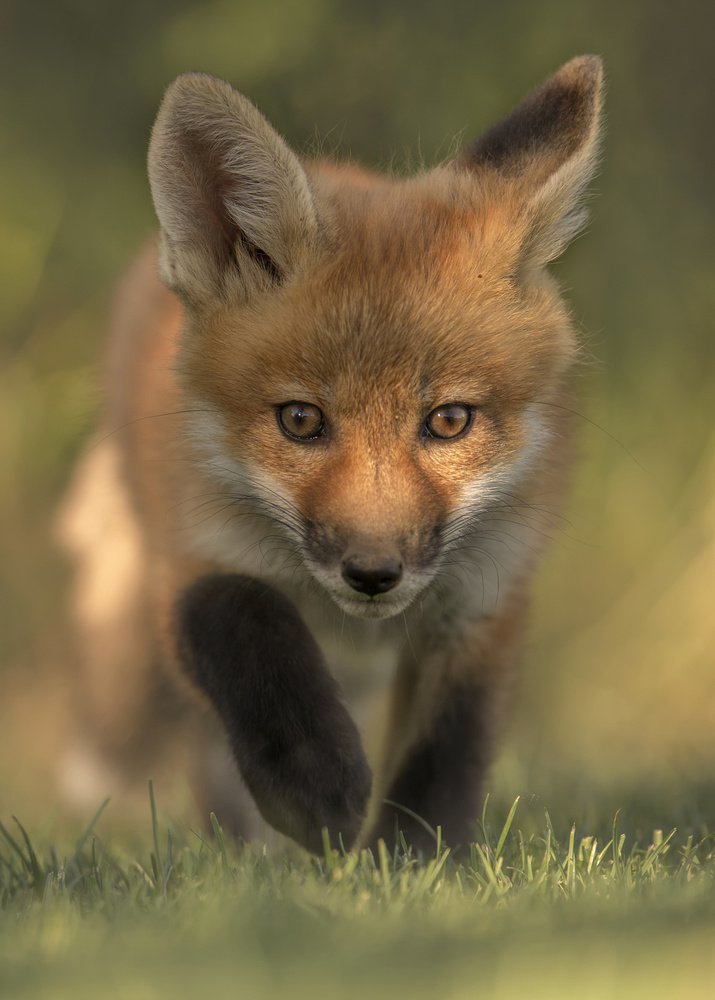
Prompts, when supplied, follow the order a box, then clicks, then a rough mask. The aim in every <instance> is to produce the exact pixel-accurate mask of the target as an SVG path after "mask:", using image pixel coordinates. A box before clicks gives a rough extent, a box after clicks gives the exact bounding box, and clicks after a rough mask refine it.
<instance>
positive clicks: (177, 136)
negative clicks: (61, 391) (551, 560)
mask: <svg viewBox="0 0 715 1000" xmlns="http://www.w3.org/2000/svg"><path fill="white" fill-rule="evenodd" d="M601 77H602V70H601V62H600V60H599V59H598V58H597V57H595V56H581V57H579V58H576V59H573V60H571V61H570V62H568V63H567V64H566V65H564V66H563V67H562V68H561V69H560V70H559V71H558V72H557V73H555V74H554V75H553V76H552V77H550V78H549V79H548V80H547V81H546V82H545V83H544V84H543V85H542V86H540V87H538V88H537V89H536V90H534V91H533V92H532V93H531V94H530V95H529V96H528V97H526V98H525V100H524V101H523V102H522V103H521V104H520V105H518V107H517V108H516V109H515V110H514V111H513V112H512V113H511V114H510V115H509V116H508V117H506V118H505V119H504V120H503V121H501V122H499V123H498V124H497V125H495V126H494V127H493V128H491V129H490V130H489V131H487V132H486V133H485V134H484V135H482V136H481V138H479V139H477V140H476V141H475V142H473V143H471V144H469V145H467V146H466V147H465V148H464V149H463V151H462V152H461V153H459V154H458V155H455V156H453V157H451V158H450V159H448V160H447V161H446V162H444V163H443V164H441V165H440V166H438V167H436V168H435V169H432V170H427V171H424V172H422V173H419V174H417V175H416V176H411V177H409V178H396V177H387V176H381V175H376V174H373V173H371V172H369V171H367V170H362V169H359V168H357V167H356V166H354V165H339V164H337V163H332V162H326V161H321V160H311V159H306V158H303V157H300V156H298V155H296V154H295V153H293V152H292V151H291V150H290V149H289V147H288V146H287V145H286V143H285V142H284V141H283V140H282V139H281V138H280V137H279V136H278V135H277V133H276V132H275V131H274V130H273V129H272V127H271V126H270V125H269V124H268V122H267V121H266V120H265V119H264V118H263V117H262V115H261V114H260V113H259V112H258V111H257V110H256V108H255V107H254V106H253V105H252V104H251V103H250V102H249V101H248V100H247V99H246V98H245V97H243V96H241V95H240V94H238V93H237V92H236V91H234V90H233V89H232V88H231V87H230V86H229V85H228V84H226V83H223V82H221V81H219V80H216V79H214V78H212V77H209V76H204V75H200V74H188V75H185V76H181V77H179V78H178V79H177V80H175V81H174V83H172V84H171V86H170V87H169V89H168V90H167V93H166V95H165V97H164V101H163V103H162V105H161V108H160V110H159V114H158V117H157V120H156V124H155V126H154V129H153V133H152V137H151V143H150V149H149V178H150V182H151V190H152V195H153V199H154V204H155V207H156V212H157V216H158V219H159V225H160V235H159V240H158V244H157V245H152V246H151V247H149V248H148V249H147V250H146V251H145V252H144V253H143V255H142V256H141V258H140V259H139V260H138V262H137V263H136V264H135V266H134V268H133V269H132V271H131V272H130V274H129V276H128V277H127V279H126V280H125V283H124V285H123V287H122V289H121V292H120V295H119V297H118V300H117V305H116V307H115V312H114V319H113V324H112V331H111V338H110V346H109V362H108V380H109V383H110V384H109V388H108V396H107V403H106V410H105V413H104V418H103V421H102V426H101V434H100V436H99V442H98V443H97V444H95V445H94V446H93V447H92V448H91V449H90V450H89V451H88V452H87V453H86V455H85V458H84V459H83V461H82V463H81V466H80V469H79V471H78V473H77V476H76V479H75V484H74V487H73V490H72V493H71V496H70V500H69V502H68V504H67V505H66V508H65V513H64V516H63V529H62V530H63V534H64V538H65V541H66V544H67V545H68V546H69V547H70V548H71V549H72V550H73V552H74V553H75V557H76V561H77V564H78V577H77V590H76V595H75V616H76V619H77V625H78V633H79V637H80V650H81V657H82V662H83V671H82V678H81V684H80V690H81V698H82V702H81V713H80V719H81V722H82V725H83V730H84V741H85V744H86V745H87V746H89V747H90V748H91V750H92V752H93V753H94V754H95V755H96V756H97V758H98V759H105V760H107V761H112V760H113V761H115V762H116V761H120V760H123V761H124V762H125V764H126V762H127V761H128V760H129V759H130V758H131V757H132V755H133V756H134V760H135V761H137V760H139V761H141V760H142V759H143V758H142V753H143V752H144V749H145V747H146V746H147V744H148V741H149V739H150V737H151V736H152V734H154V733H156V732H157V731H158V729H159V728H160V723H159V721H157V720H158V718H159V716H158V715H157V713H156V706H157V705H159V704H165V703H166V698H167V696H168V695H167V692H169V691H172V690H173V691H174V695H173V697H174V704H175V705H177V706H179V708H177V713H178V715H177V718H176V720H175V724H176V725H177V726H178V727H179V730H180V731H184V732H185V733H186V739H187V740H191V739H195V740H196V741H197V742H196V750H195V753H196V756H197V759H203V758H202V753H203V750H202V745H201V743H200V741H201V740H202V739H203V737H201V736H200V734H199V733H198V731H197V730H196V729H195V727H194V723H193V722H192V721H191V712H192V711H193V710H192V709H190V708H188V707H187V705H189V704H190V703H191V699H190V698H189V699H187V698H186V697H185V688H186V689H188V688H192V689H193V690H194V692H195V693H196V692H198V693H199V698H198V699H197V701H198V702H202V701H203V703H204V704H206V703H209V704H210V705H211V706H213V710H214V711H215V713H216V714H217V715H218V717H219V718H220V720H221V723H222V725H223V728H224V730H225V734H226V736H227V739H228V743H229V746H230V748H231V751H232V754H233V758H234V759H235V764H236V765H237V770H238V772H240V775H241V776H242V779H243V782H245V785H246V786H247V788H248V790H249V791H250V794H251V796H252V798H253V800H254V801H255V803H256V805H257V806H258V809H259V811H260V813H261V814H262V815H263V817H264V818H265V819H266V820H267V821H268V823H269V824H271V825H273V826H274V827H275V828H276V829H278V830H279V831H282V832H283V833H285V834H287V835H288V836H289V837H291V838H293V839H294V840H296V841H298V842H299V843H300V844H302V845H304V846H305V847H306V848H307V849H308V850H312V851H319V850H321V847H322V834H321V831H322V828H323V827H327V828H328V831H329V834H330V836H331V838H332V839H333V842H334V843H335V842H336V841H337V838H338V837H342V840H343V843H344V844H345V846H346V847H347V846H349V845H351V844H353V843H355V842H358V843H362V844H366V845H369V844H374V843H375V842H376V841H377V839H378V838H381V837H382V838H385V839H386V841H387V842H388V844H389V845H390V846H391V845H392V844H394V843H395V842H396V835H397V833H398V831H401V832H402V834H403V836H404V838H405V842H406V843H407V844H409V845H411V846H412V847H413V848H414V849H415V850H419V849H423V848H428V847H429V846H430V845H431V843H432V841H431V833H430V828H432V829H434V828H436V827H437V826H438V825H439V826H441V827H442V831H443V838H444V840H445V841H446V842H447V843H449V844H451V845H453V846H455V847H457V846H458V845H461V846H463V847H464V846H465V845H467V844H468V843H469V841H470V840H471V839H472V837H473V835H474V830H473V824H474V822H475V819H476V817H477V815H478V811H479V808H480V794H481V786H482V781H483V778H484V774H485V770H486V768H487V767H488V765H489V763H490V759H491V755H492V752H493V746H494V741H495V737H496V735H497V734H498V731H499V727H500V724H501V722H502V719H503V715H504V708H505V706H506V705H507V703H508V700H509V695H510V690H511V687H512V682H513V678H514V672H515V668H516V664H517V659H518V654H519V647H520V644H521V640H522V633H523V629H524V620H525V615H526V609H527V600H528V588H529V581H530V578H531V576H532V575H533V572H534V570H535V567H536V563H537V559H538V556H539V555H540V553H541V552H542V550H543V548H544V542H545V539H546V537H547V535H548V534H549V526H550V524H551V523H552V518H553V516H555V515H554V512H555V509H556V506H557V504H558V498H559V493H560V491H561V488H562V480H563V479H564V473H565V470H566V466H567V464H568V457H569V445H568V438H569V431H568V420H567V417H568V413H569V390H568V382H569V372H570V369H571V367H572V363H573V361H574V357H575V354H576V351H577V345H576V342H575V337H574V333H573V330H572V326H571V323H570V320H569V315H568V311H567V309H566V307H565V305H564V302H563V301H562V298H561V296H560V294H559V290H558V288H557V286H556V284H555V282H554V280H553V279H552V278H551V277H550V276H549V274H548V272H547V269H546V265H547V264H548V262H549V261H551V260H553V259H554V258H555V257H556V256H557V255H558V254H560V253H561V251H562V250H563V249H564V247H565V246H566V244H567V243H568V242H569V241H570V240H571V239H572V237H573V236H574V235H575V234H576V233H577V232H578V231H579V230H580V229H581V227H582V225H583V222H584V218H585V215H584V210H583V207H582V197H583V194H584V190H585V188H586V186H587V184H588V181H589V180H590V178H591V176H592V173H593V170H594V167H595V163H596V156H597V147H598V135H599V112H600V94H601ZM160 279H161V280H160ZM341 637H342V638H343V642H342V645H341ZM378 648H379V650H380V656H381V662H383V663H385V664H386V671H387V672H388V674H389V676H390V682H391V701H390V708H389V712H388V719H387V725H386V733H385V737H384V741H383V743H384V745H383V752H382V761H381V764H380V766H379V768H377V769H376V780H375V783H374V784H375V787H374V789H373V788H372V785H373V779H372V769H371V767H370V766H369V765H368V763H367V760H366V757H365V754H364V751H363V748H362V740H361V735H360V733H359V731H358V727H357V725H356V722H355V721H354V718H353V716H352V715H351V714H349V712H348V708H347V707H346V696H348V695H350V693H351V690H350V689H351V686H352V688H353V689H355V688H358V687H359V686H360V683H359V681H358V682H357V683H356V681H355V678H356V677H358V678H359V677H360V676H361V673H360V671H361V670H365V671H367V672H368V673H369V670H370V667H369V664H370V663H371V662H375V660H376V654H375V651H376V649H378ZM329 663H330V666H329V665H328V664H329ZM362 663H364V664H365V666H364V667H363V666H361V664H362ZM346 664H347V668H346ZM339 682H340V683H342V685H343V688H341V687H339V686H338V685H339ZM182 706H183V707H182ZM182 713H183V714H182ZM166 716H167V713H166V712H164V717H165V718H166ZM182 727H185V729H184V730H182ZM127 766H129V765H127ZM143 766H145V765H143ZM239 783H240V782H239V778H238V774H237V773H235V772H234V773H233V774H232V775H231V776H230V779H229V786H235V790H236V798H237V801H238V788H239ZM198 784H199V786H200V788H201V795H202V798H203V801H204V804H205V805H206V806H210V807H212V808H214V809H216V810H220V808H221V803H227V801H228V799H229V798H230V796H231V793H230V792H229V794H228V795H227V793H226V788H225V785H224V786H223V787H222V788H219V787H218V783H217V782H216V781H215V780H214V778H213V777H212V776H211V774H210V769H208V768H207V770H206V772H205V774H204V775H203V777H201V778H200V779H199V781H198ZM370 801H372V803H373V807H372V808H371V809H370V817H371V818H370V821H369V822H368V821H367V820H366V817H367V816H368V804H369V802H370ZM226 808H227V809H228V808H229V807H228V805H226ZM236 808H237V809H238V806H237V807H236ZM219 818H220V819H221V815H219ZM240 823H241V821H240V818H239V819H237V820H236V823H235V826H237V827H238V828H239V832H241V831H240ZM398 843H399V841H398Z"/></svg>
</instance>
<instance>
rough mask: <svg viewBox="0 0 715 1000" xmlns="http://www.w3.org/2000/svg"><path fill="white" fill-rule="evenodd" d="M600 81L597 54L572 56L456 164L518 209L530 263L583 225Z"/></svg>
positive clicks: (554, 252)
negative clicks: (583, 198)
mask: <svg viewBox="0 0 715 1000" xmlns="http://www.w3.org/2000/svg"><path fill="white" fill-rule="evenodd" d="M602 83H603V67H602V63H601V60H600V59H599V57H598V56H578V57H577V58H576V59H571V60H570V62H567V63H566V64H565V65H564V66H562V67H561V69H560V70H558V71H557V72H556V73H554V75H553V76H551V77H549V79H548V80H546V82H545V83H543V84H542V85H541V86H540V87H537V88H536V90H534V91H532V92H531V93H530V94H529V95H528V97H526V98H525V99H524V100H523V101H522V102H521V104H519V105H518V107H516V108H515V109H514V111H512V113H511V114H510V115H508V116H507V117H506V118H504V119H503V120H502V121H500V122H498V123H497V124H496V125H495V126H494V127H493V128H491V129H489V130H488V131H487V132H485V133H484V135H482V136H481V137H480V138H479V139H477V140H476V141H475V142H473V143H471V144H470V145H468V146H467V147H466V148H465V149H464V150H463V152H462V153H461V155H460V156H459V157H458V158H457V160H456V161H455V165H459V166H462V167H465V166H466V167H467V168H468V169H469V170H470V171H474V172H475V173H476V174H477V175H478V176H480V178H482V180H483V182H484V187H485V189H486V192H490V191H492V190H494V191H495V194H496V196H497V197H498V198H499V199H500V200H502V199H504V200H506V201H507V202H508V203H510V204H511V205H512V206H513V207H514V208H515V209H516V212H517V213H518V216H519V219H520V220H521V221H523V222H524V223H525V225H526V229H525V232H524V235H523V244H522V262H523V263H525V264H527V265H529V264H530V265H542V264H545V263H546V262H547V261H549V260H553V259H554V257H557V256H558V255H559V254H560V253H561V251H562V250H563V249H564V247H565V246H566V244H567V243H569V241H570V240H571V239H573V237H574V236H575V235H576V234H577V233H578V232H579V230H580V229H581V228H582V226H583V225H584V223H585V221H586V218H587V213H586V210H585V209H584V207H583V205H582V204H581V199H582V196H583V193H584V190H585V188H586V186H587V184H588V182H589V181H590V180H591V177H592V176H593V173H594V170H595V168H596V165H597V158H598V139H599V117H600V110H601V92H602ZM494 185H495V187H494ZM487 197H488V195H487Z"/></svg>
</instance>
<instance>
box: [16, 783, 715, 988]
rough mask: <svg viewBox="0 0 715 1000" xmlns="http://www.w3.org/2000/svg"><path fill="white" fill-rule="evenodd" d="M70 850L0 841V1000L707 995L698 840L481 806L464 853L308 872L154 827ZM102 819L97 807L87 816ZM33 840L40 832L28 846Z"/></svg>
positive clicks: (710, 959) (704, 864)
mask: <svg viewBox="0 0 715 1000" xmlns="http://www.w3.org/2000/svg"><path fill="white" fill-rule="evenodd" d="M150 807H151V808H150V813H151V830H150V831H148V832H147V835H146V837H144V838H140V839H139V840H138V841H137V842H136V843H134V844H131V845H130V844H128V843H124V844H122V845H113V846H111V847H109V846H107V845H105V844H104V843H103V842H102V840H101V839H100V837H99V835H98V834H97V832H96V830H95V827H97V826H98V825H99V824H101V822H102V821H103V820H102V819H100V813H101V812H102V810H100V811H99V812H98V814H97V816H95V817H94V819H93V820H92V822H91V824H90V825H89V826H88V828H87V829H86V830H85V831H84V832H83V833H82V835H81V836H80V837H79V838H77V840H76V842H75V843H74V846H73V847H72V849H71V851H68V852H67V853H66V854H62V853H59V852H58V851H57V850H55V849H54V848H53V847H51V846H47V847H43V848H42V849H41V848H40V846H39V845H38V844H37V843H33V838H31V837H30V836H29V835H28V834H27V833H26V831H25V830H24V828H23V827H22V825H21V824H20V823H18V822H17V821H14V822H12V823H11V824H10V825H4V826H0V996H2V997H3V998H7V1000H15V998H17V1000H22V998H29V997H33V998H34V997H43V998H44V997H51V998H58V1000H59V998H62V1000H64V998H65V997H67V998H70V997H71V998H72V1000H82V998H84V997H87V998H89V997H93V998H96V997H100V998H103V997H112V998H125V997H126V998H130V997H131V998H132V1000H158V998H163V997H172V998H176V997H212V996H219V995H222V994H224V993H225V992H228V994H229V995H230V996H232V997H247V998H249V997H250V998H255V1000H262V998H269V997H270V998H274V997H275V998H284V997H285V998H289V997H290V998H297V1000H300V998H303V997H311V998H323V997H325V998H328V997H330V998H333V997H336V998H353V997H355V998H358V997H360V998H362V997H369V998H370V1000H381V998H383V997H384V998H387V997H395V996H401V995H403V994H406V993H409V995H410V996H411V997H414V998H417V1000H419V998H422V997H425V998H427V997H438V998H450V1000H451V998H455V1000H461V998H465V1000H466V998H469V997H479V996H485V997H490V998H492V997H494V998H506V997H521V996H529V997H530V998H534V997H536V998H540V997H555V998H560V997H574V996H576V995H577V996H579V997H587V998H590V997H593V998H596V997H599V998H600V997H621V996H622V997H633V996H648V997H653V998H658V997H679V996H685V995H687V996H688V997H700V996H703V997H705V996H708V997H709V996H711V995H712V982H713V981H715V979H714V978H713V977H714V976H715V948H713V944H714V943H715V892H714V890H715V886H714V885H713V880H714V877H715V834H713V833H707V832H704V833H701V835H694V834H693V833H692V832H691V833H688V834H687V835H680V834H679V832H678V830H677V829H673V830H665V831H660V830H655V831H653V833H652V836H651V837H650V839H649V840H648V841H647V842H646V841H644V842H640V843H639V842H638V841H637V840H635V839H634V838H633V836H632V835H631V831H630V830H628V829H621V827H620V824H619V816H616V817H615V819H614V820H613V821H612V823H609V824H608V826H607V827H604V831H603V834H602V835H588V836H582V835H580V834H579V833H577V831H576V828H575V827H571V828H570V829H568V828H567V829H565V830H555V829H554V827H553V825H552V823H551V820H550V818H549V815H548V813H545V814H544V816H543V819H542V820H541V825H540V828H536V829H534V830H533V832H531V833H524V832H522V829H520V826H521V824H520V814H521V813H524V815H523V817H522V818H523V819H524V820H525V821H526V823H527V825H529V824H533V821H534V817H530V816H529V814H528V809H524V807H522V806H520V805H519V803H518V802H515V803H514V804H513V806H512V808H511V809H510V810H509V811H508V813H507V815H506V816H505V817H502V820H501V821H500V822H498V823H496V825H493V823H492V820H493V819H494V817H493V816H490V813H493V812H494V810H487V812H486V813H485V816H484V820H483V823H482V829H481V832H480V835H479V836H478V837H477V839H476V841H475V843H474V844H473V845H472V848H471V852H470V856H469V857H468V858H466V859H465V860H463V861H459V862H457V861H455V860H454V859H453V858H452V855H451V852H450V850H449V848H448V847H447V846H445V845H442V844H441V843H440V842H439V839H438V840H437V842H436V843H435V851H434V854H433V855H432V856H430V857H425V858H422V859H419V860H418V859H415V858H414V857H412V856H411V855H410V854H408V853H405V852H404V851H396V852H395V853H394V854H390V853H388V852H387V851H386V850H385V848H384V845H381V846H380V849H379V851H378V854H377V857H374V856H373V855H372V854H371V853H370V852H368V851H361V852H349V853H346V852H343V851H342V850H338V849H336V848H335V847H334V846H331V845H330V844H329V843H328V841H327V837H326V840H325V850H324V853H323V856H322V857H320V858H311V857H308V856H307V855H305V854H304V853H302V852H300V851H299V850H298V849H287V850H286V851H284V852H282V853H280V854H278V855H275V856H270V855H269V854H268V853H267V852H266V851H265V849H264V848H262V847H261V846H260V845H258V844H241V843H234V842H232V841H228V840H227V839H225V838H224V836H223V834H222V831H221V827H220V825H219V824H218V822H217V821H216V818H215V817H212V824H213V835H212V836H211V837H208V836H205V835H203V834H198V833H194V832H191V831H181V830H177V829H175V828H174V829H167V827H166V826H165V825H164V824H163V822H162V821H160V819H159V817H158V814H157V810H156V807H155V803H154V797H153V794H152V793H151V789H150ZM102 808H104V807H102ZM43 836H44V837H45V838H46V837H47V834H44V835H43Z"/></svg>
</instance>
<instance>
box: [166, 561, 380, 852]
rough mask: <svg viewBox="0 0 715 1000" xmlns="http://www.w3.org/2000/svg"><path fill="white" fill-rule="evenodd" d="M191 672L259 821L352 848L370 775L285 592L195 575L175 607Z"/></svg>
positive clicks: (310, 841)
mask: <svg viewBox="0 0 715 1000" xmlns="http://www.w3.org/2000/svg"><path fill="white" fill-rule="evenodd" d="M176 629H177V645H178V651H179V656H180V658H181V661H182V663H183V665H184V667H185V669H186V670H187V672H188V674H189V676H190V677H191V678H192V679H193V680H194V682H195V683H196V684H197V685H198V686H199V687H201V688H202V689H203V690H204V691H205V692H206V694H207V695H208V696H209V698H210V699H211V701H212V702H213V704H214V706H215V708H216V710H217V711H218V713H219V715H220V717H221V719H222V721H223V723H224V725H225V727H226V731H227V734H228V738H229V742H230V745H231V748H232V750H233V753H234V756H235V758H236V762H237V763H238V766H239V769H240V771H241V774H242V776H243V779H244V781H245V783H246V785H247V787H248V789H249V790H250V792H251V794H252V795H253V797H254V799H255V801H256V805H257V806H258V808H259V810H260V811H261V814H262V815H263V817H264V819H266V820H267V821H268V822H269V823H270V824H271V826H274V827H275V828H276V829H277V830H280V832H281V833H285V834H286V835H287V836H289V837H291V838H292V839H293V840H296V841H298V843H300V844H302V845H303V846H304V847H306V848H307V849H308V850H309V851H314V852H319V851H320V850H321V849H322V828H323V827H327V828H328V831H329V833H330V836H331V839H332V840H333V842H337V839H338V837H339V836H342V840H343V843H344V844H345V846H346V847H348V846H350V845H351V844H352V843H353V842H354V840H355V838H356V837H357V835H358V833H359V832H360V828H361V826H362V824H363V821H364V818H365V813H366V811H367V804H368V800H369V797H370V790H371V786H372V774H371V771H370V768H369V765H368V763H367V761H366V759H365V755H364V753H363V749H362V744H361V741H360V735H359V733H358V730H357V727H356V726H355V723H354V722H353V720H352V719H351V717H350V715H349V714H348V712H347V709H346V708H345V706H344V705H343V703H342V701H341V700H340V698H339V695H338V688H337V684H336V683H335V681H334V680H333V678H332V677H331V675H330V673H329V672H328V669H327V666H326V664H325V660H324V658H323V655H322V653H321V651H320V649H319V648H318V645H317V643H316V642H315V640H314V639H313V637H312V635H311V634H310V632H309V631H308V629H307V628H306V626H305V624H304V623H303V620H302V619H301V617H300V615H299V614H298V612H297V610H296V609H295V607H294V606H293V604H292V603H291V601H289V600H288V598H286V597H285V596H284V595H283V594H281V593H279V592H278V591H277V590H274V589H273V588H272V587H270V586H268V585H267V584H265V583H262V582H260V581H258V580H255V579H253V578H252V577H247V576H240V575H238V574H226V575H222V574H215V575H211V576H206V577H202V578H201V579H200V580H198V581H197V582H196V583H194V584H193V585H192V586H191V587H190V588H189V590H187V591H186V592H185V593H184V595H183V596H182V597H181V599H180V600H179V602H178V604H177V607H176Z"/></svg>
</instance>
